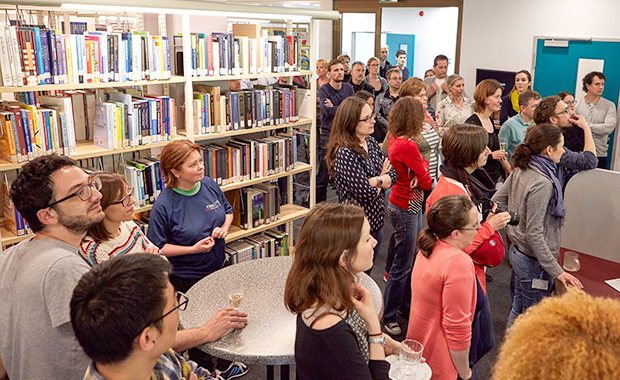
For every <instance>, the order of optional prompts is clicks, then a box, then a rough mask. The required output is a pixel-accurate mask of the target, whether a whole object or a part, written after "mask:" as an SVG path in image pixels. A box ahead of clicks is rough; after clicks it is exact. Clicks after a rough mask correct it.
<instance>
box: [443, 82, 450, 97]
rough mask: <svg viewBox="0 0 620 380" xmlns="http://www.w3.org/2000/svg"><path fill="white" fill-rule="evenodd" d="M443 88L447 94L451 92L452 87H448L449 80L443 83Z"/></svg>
mask: <svg viewBox="0 0 620 380" xmlns="http://www.w3.org/2000/svg"><path fill="white" fill-rule="evenodd" d="M441 90H442V91H443V92H445V93H446V94H449V93H450V89H449V88H448V81H445V82H443V83H442V84H441Z"/></svg>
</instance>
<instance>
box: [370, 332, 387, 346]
mask: <svg viewBox="0 0 620 380" xmlns="http://www.w3.org/2000/svg"><path fill="white" fill-rule="evenodd" d="M368 343H378V344H380V345H382V346H385V335H383V334H381V338H373V337H368Z"/></svg>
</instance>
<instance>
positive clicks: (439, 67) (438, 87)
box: [424, 54, 450, 110]
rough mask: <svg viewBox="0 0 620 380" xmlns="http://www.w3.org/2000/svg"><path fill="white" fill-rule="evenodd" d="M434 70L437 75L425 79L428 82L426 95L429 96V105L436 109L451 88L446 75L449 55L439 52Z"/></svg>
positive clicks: (434, 63)
mask: <svg viewBox="0 0 620 380" xmlns="http://www.w3.org/2000/svg"><path fill="white" fill-rule="evenodd" d="M433 70H435V75H434V76H430V77H428V78H425V79H424V83H426V96H428V105H429V107H432V109H433V110H436V109H437V108H438V107H439V102H441V101H442V100H444V99H445V98H446V97H447V96H448V94H449V93H450V90H449V89H448V84H447V83H446V76H447V75H448V57H446V56H445V55H443V54H439V55H438V56H437V57H435V60H434V62H433Z"/></svg>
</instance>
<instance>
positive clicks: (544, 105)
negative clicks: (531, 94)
mask: <svg viewBox="0 0 620 380" xmlns="http://www.w3.org/2000/svg"><path fill="white" fill-rule="evenodd" d="M561 100H562V99H560V97H559V96H555V95H553V96H547V97H546V98H544V99H543V100H541V101H540V103H539V104H538V106H537V107H536V109H535V110H534V123H536V124H544V123H548V122H549V120H551V116H555V107H556V106H557V105H558V103H559V102H560V101H561Z"/></svg>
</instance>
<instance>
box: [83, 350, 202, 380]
mask: <svg viewBox="0 0 620 380" xmlns="http://www.w3.org/2000/svg"><path fill="white" fill-rule="evenodd" d="M192 373H195V374H196V375H197V376H198V380H206V379H211V376H212V375H211V373H210V372H209V371H207V370H206V369H204V368H202V367H199V366H198V364H196V363H195V362H192V361H185V359H183V357H182V356H181V355H179V354H177V353H176V352H174V351H173V350H172V349H169V350H168V351H167V352H165V353H164V354H163V355H161V356H160V357H159V359H157V363H155V367H154V368H153V373H151V380H183V379H189V377H190V375H191V374H192ZM84 380H106V378H105V377H103V376H101V375H100V374H99V372H97V368H96V367H95V363H94V362H91V363H90V366H89V367H88V369H87V370H86V373H85V374H84Z"/></svg>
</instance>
